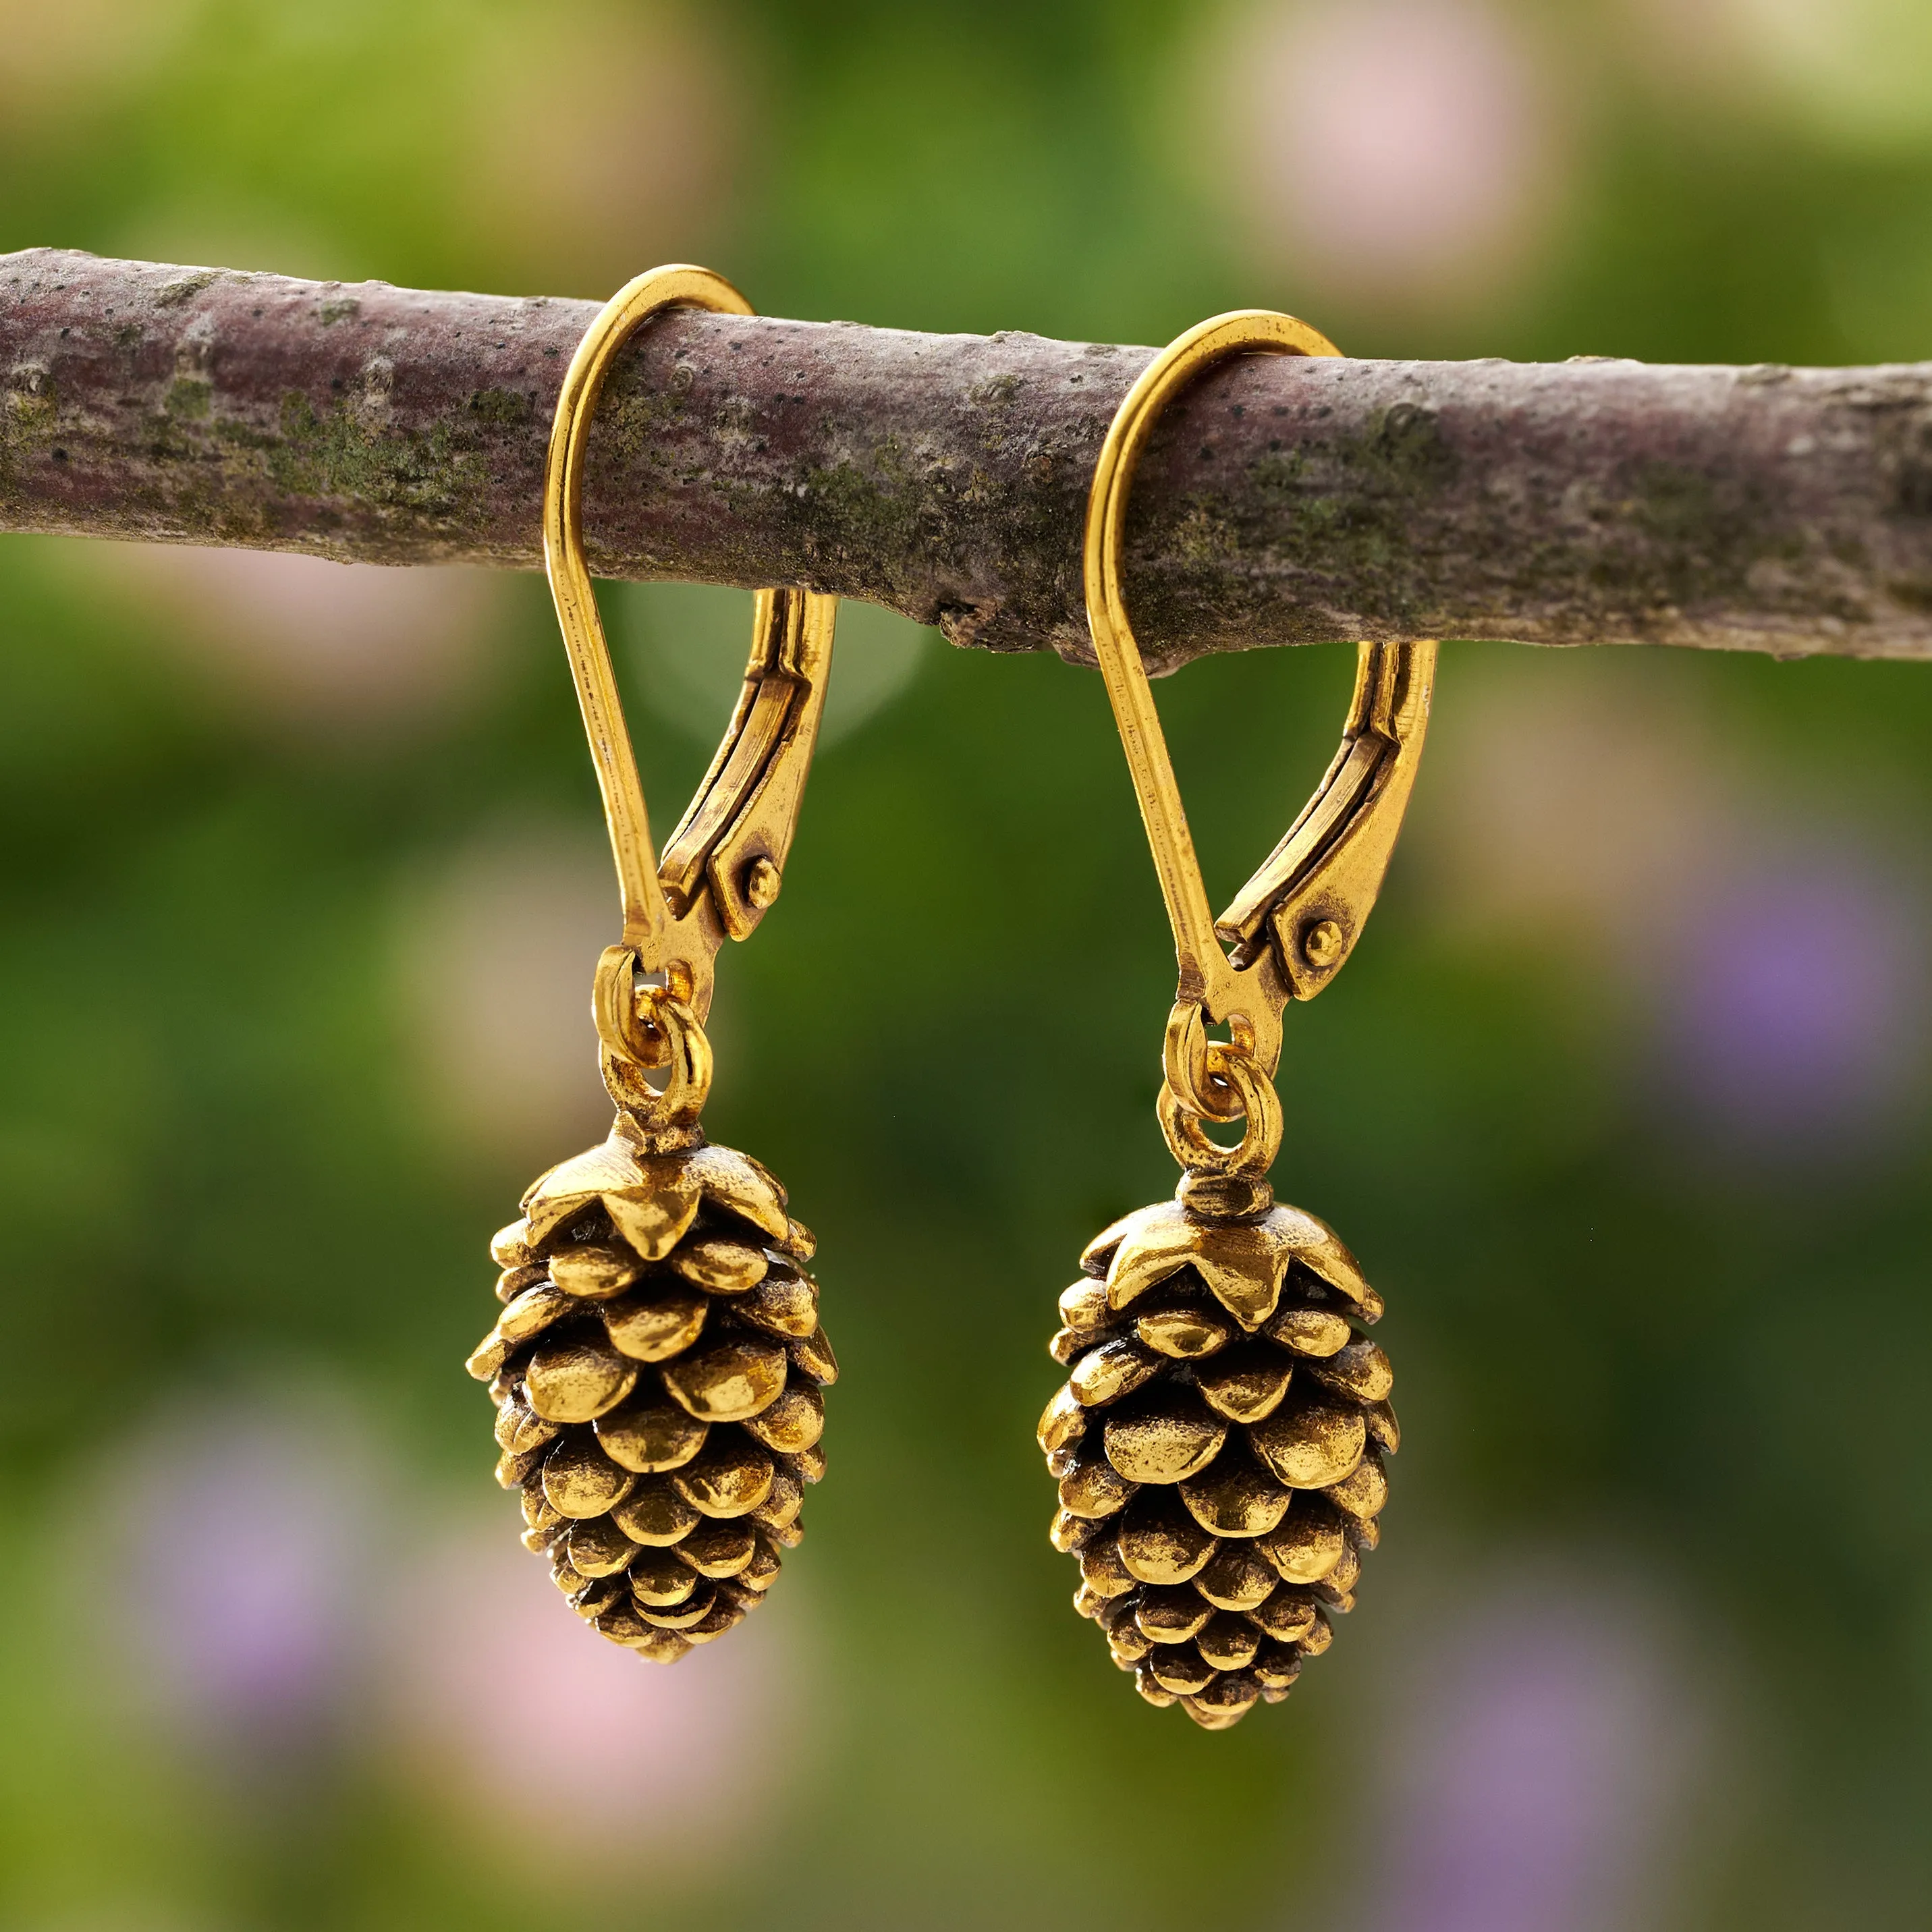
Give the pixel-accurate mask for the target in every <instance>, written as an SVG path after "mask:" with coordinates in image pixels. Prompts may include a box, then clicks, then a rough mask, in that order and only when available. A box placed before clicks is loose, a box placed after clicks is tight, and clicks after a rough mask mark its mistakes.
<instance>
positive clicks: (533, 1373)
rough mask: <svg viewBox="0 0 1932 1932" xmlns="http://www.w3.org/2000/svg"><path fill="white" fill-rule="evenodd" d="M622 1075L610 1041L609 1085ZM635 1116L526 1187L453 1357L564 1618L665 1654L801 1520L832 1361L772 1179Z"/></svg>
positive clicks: (820, 1466)
mask: <svg viewBox="0 0 1932 1932" xmlns="http://www.w3.org/2000/svg"><path fill="white" fill-rule="evenodd" d="M691 1025H692V1027H693V1028H694V1025H695V1023H694V1022H692V1023H691ZM624 1071H625V1070H623V1069H622V1068H620V1067H613V1064H612V1061H611V1056H610V1055H609V1053H608V1052H607V1054H606V1056H605V1073H606V1078H607V1079H609V1080H610V1082H611V1085H612V1088H613V1093H616V1094H619V1097H620V1098H621V1097H622V1095H623V1093H624V1091H625V1085H626V1082H625V1080H624V1079H622V1078H621V1077H619V1078H613V1074H614V1075H619V1076H621V1074H622V1073H623V1072H624ZM630 1084H631V1085H635V1082H634V1081H633V1082H631V1083H630ZM647 1111H648V1110H647V1109H645V1108H644V1106H643V1104H642V1101H641V1097H640V1106H639V1108H638V1109H637V1110H636V1111H633V1110H631V1109H627V1110H626V1111H625V1112H620V1113H619V1115H618V1118H617V1123H616V1126H615V1127H613V1129H612V1130H611V1133H610V1138H609V1139H607V1140H606V1141H605V1142H604V1143H603V1144H602V1145H601V1146H599V1147H595V1148H591V1149H590V1151H589V1152H588V1153H586V1154H579V1155H578V1156H577V1157H576V1158H575V1159H574V1160H567V1161H565V1163H563V1165H562V1166H561V1167H555V1168H553V1169H551V1170H550V1172H549V1173H547V1174H546V1175H544V1176H543V1178H541V1180H540V1181H538V1182H537V1184H535V1187H532V1189H531V1190H530V1191H529V1193H528V1194H526V1196H524V1197H523V1219H522V1220H520V1221H518V1222H516V1223H514V1224H512V1225H511V1226H509V1227H508V1228H505V1229H504V1230H503V1231H502V1233H501V1234H499V1235H497V1237H496V1239H495V1241H493V1243H492V1244H490V1252H491V1253H492V1255H493V1256H494V1257H495V1259H496V1262H497V1265H499V1267H500V1268H502V1270H503V1274H502V1278H501V1280H499V1282H498V1283H497V1285H496V1295H497V1298H498V1299H499V1301H501V1302H502V1304H503V1312H502V1314H501V1315H500V1316H499V1317H498V1318H497V1320H496V1326H495V1328H493V1329H492V1330H491V1331H490V1334H488V1335H487V1336H486V1337H484V1340H483V1342H482V1343H481V1346H479V1347H478V1349H477V1350H476V1352H475V1354H474V1355H472V1356H471V1357H470V1358H469V1364H468V1366H469V1373H471V1374H472V1376H475V1377H476V1378H477V1379H478V1381H480V1382H488V1383H489V1385H490V1397H491V1399H492V1400H493V1401H494V1402H495V1403H496V1441H497V1443H498V1445H499V1447H500V1448H501V1449H502V1457H501V1460H499V1462H498V1463H497V1465H496V1480H497V1481H499V1483H501V1484H502V1485H503V1487H505V1489H512V1490H521V1492H522V1493H523V1519H524V1521H525V1523H526V1524H527V1525H528V1528H527V1529H526V1530H525V1532H524V1533H523V1541H524V1543H525V1544H526V1546H527V1547H529V1548H530V1549H531V1550H537V1551H540V1552H542V1553H545V1554H547V1556H549V1558H550V1574H551V1576H552V1577H553V1579H554V1580H555V1582H556V1586H557V1588H558V1589H560V1590H562V1592H564V1593H565V1595H566V1596H567V1597H568V1598H569V1600H570V1604H571V1608H572V1609H573V1610H575V1611H576V1612H577V1615H578V1616H580V1617H582V1618H583V1619H585V1621H586V1622H589V1623H591V1624H593V1625H595V1626H596V1628H598V1630H599V1631H601V1633H602V1634H604V1636H605V1637H608V1638H609V1639H610V1640H611V1642H613V1643H619V1644H623V1645H626V1646H628V1647H629V1648H630V1649H634V1650H635V1651H637V1652H639V1653H640V1655H643V1656H645V1657H647V1658H651V1659H652V1660H653V1661H655V1662H658V1663H661V1664H670V1663H675V1662H676V1660H677V1659H678V1658H680V1657H682V1656H683V1655H684V1654H685V1652H686V1651H688V1649H690V1648H691V1646H692V1645H693V1644H696V1643H709V1641H710V1640H712V1638H713V1637H722V1636H723V1635H724V1633H725V1632H726V1631H728V1630H730V1628H732V1627H733V1625H735V1624H737V1623H739V1622H741V1621H742V1619H743V1618H744V1616H745V1613H746V1612H747V1611H748V1610H751V1609H753V1608H754V1607H756V1606H757V1604H758V1603H760V1601H762V1599H763V1595H764V1593H765V1592H766V1590H768V1589H770V1587H771V1586H772V1583H773V1582H774V1580H775V1579H776V1577H777V1576H778V1561H779V1558H778V1552H779V1550H780V1549H781V1548H787V1549H788V1548H790V1547H793V1545H795V1544H796V1543H797V1542H798V1541H799V1538H800V1537H801V1536H802V1534H803V1528H802V1525H801V1523H800V1522H799V1504H800V1502H801V1501H802V1499H803V1496H804V1493H805V1485H806V1484H808V1483H815V1482H817V1481H818V1479H819V1478H820V1476H821V1475H823V1473H824V1469H825V1457H824V1453H823V1451H822V1450H821V1449H820V1448H819V1446H818V1438H819V1434H820V1431H821V1430H823V1427H824V1424H825V1404H824V1399H823V1397H822V1396H821V1395H820V1393H819V1391H820V1389H821V1388H823V1387H824V1386H825V1385H827V1384H828V1383H829V1382H832V1381H833V1380H834V1379H835V1378H836V1376H837V1375H838V1364H836V1362H835V1361H834V1360H833V1358H832V1347H831V1344H830V1343H829V1342H828V1341H827V1340H826V1337H825V1331H824V1330H823V1328H820V1326H819V1322H818V1289H817V1283H814V1281H813V1280H812V1278H811V1276H810V1275H809V1274H807V1273H806V1272H805V1263H806V1262H808V1261H809V1260H810V1259H811V1253H812V1238H811V1235H810V1233H809V1232H808V1231H807V1230H806V1229H805V1228H804V1227H803V1226H801V1225H800V1224H799V1223H798V1222H796V1221H794V1220H792V1219H791V1218H790V1216H789V1215H788V1214H787V1213H786V1211H785V1194H784V1189H783V1188H781V1187H780V1186H779V1185H778V1183H777V1182H776V1181H775V1180H773V1179H772V1176H771V1175H769V1174H768V1173H767V1172H766V1171H765V1169H763V1168H762V1167H760V1166H759V1165H758V1163H757V1162H756V1161H754V1160H751V1159H750V1158H748V1157H747V1156H745V1155H744V1154H736V1153H734V1152H733V1151H732V1150H731V1149H730V1148H721V1147H712V1146H709V1145H706V1143H705V1142H704V1139H703V1133H702V1132H701V1130H699V1129H698V1128H697V1127H696V1126H695V1124H694V1122H693V1124H688V1125H685V1126H683V1127H677V1128H673V1130H670V1131H668V1132H666V1131H664V1130H661V1128H660V1129H658V1130H655V1131H653V1130H652V1129H651V1128H650V1127H649V1126H648V1125H647V1124H646V1121H643V1120H640V1118H639V1113H640V1112H647Z"/></svg>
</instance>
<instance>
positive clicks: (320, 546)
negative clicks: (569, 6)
mask: <svg viewBox="0 0 1932 1932" xmlns="http://www.w3.org/2000/svg"><path fill="white" fill-rule="evenodd" d="M595 311H596V305H595V304H594V303H592V302H565V301H556V300H546V299H535V300H516V299H509V298H505V297H496V296H473V295H443V294H426V293H420V292H418V291H414V290H404V289H395V288H391V287H389V286H388V285H387V284H384V283H380V282H371V283H364V284H358V285H355V286H345V285H344V284H338V283H332V282H324V283H317V282H305V281H293V280H290V279H289V278H286V277H283V276H279V275H247V274H242V273H240V272H236V271H233V270H228V269H177V268H169V267H163V266H156V265H154V264H151V263H133V262H113V261H105V260H98V259H96V258H95V257H92V256H89V255H84V254H78V253H75V252H73V251H65V250H56V249H29V250H27V251H24V252H23V253H21V254H13V255H7V256H0V385H4V387H0V529H8V530H40V531H57V532H67V533H69V534H72V535H89V536H106V537H124V538H125V537H133V538H144V539H147V540H150V541H162V542H174V543H197V544H240V545H245V546H248V547H254V548H258V549H269V550H305V551H308V552H310V553H314V554H317V555H320V556H331V557H336V558H340V559H365V560H367V561H371V562H378V563H390V564H414V563H430V562H459V561H460V562H481V563H488V564H496V565H507V566H510V567H512V568H523V569H528V568H534V567H535V566H536V565H537V564H538V561H539V559H538V535H537V532H538V490H539V484H540V479H541V473H542V466H543V454H544V443H545V440H546V437H547V434H548V430H549V425H550V410H551V407H552V404H553V401H554V400H555V398H556V391H557V388H558V386H559V383H560V381H561V380H562V373H563V370H564V368H565V365H566V363H567V362H568V359H569V356H570V353H571V350H572V349H573V348H574V347H575V345H576V343H577V338H578V337H579V336H580V335H581V333H582V332H583V329H584V327H585V325H586V323H588V322H589V320H590V318H591V317H592V315H593V314H595ZM1149 353H1151V352H1149V351H1148V350H1145V349H1131V348H1118V347H1104V346H1100V345H1097V344H1079V343H1064V342H1052V341H1046V340H1045V339H1043V338H1040V337H1038V336H1032V335H1017V334H1010V333H1009V334H1002V335H995V336H990V337H983V336H967V335H912V334H908V333H906V332H902V331H899V330H895V329H866V328H862V327H860V326H858V325H857V324H856V323H803V322H782V321H776V320H769V319H763V318H760V319H756V320H739V319H736V318H732V317H717V316H709V315H700V314H689V313H683V314H673V315H669V316H666V317H663V318H661V319H660V320H657V321H655V322H653V323H652V324H650V325H649V326H648V327H647V328H646V329H645V330H644V332H643V333H642V335H640V338H638V340H637V341H636V342H635V343H634V344H632V345H631V348H630V350H628V352H627V353H626V354H625V356H624V357H623V358H622V360H621V361H620V362H619V365H618V367H617V368H616V370H615V371H613V374H612V377H611V380H610V386H609V388H608V389H607V392H606V395H605V398H604V403H603V404H602V407H601V411H600V414H599V417H598V423H597V425H596V427H595V429H594V431H593V432H592V443H591V452H590V455H591V463H590V470H589V483H588V485H587V487H586V496H585V524H586V530H587V532H588V533H589V540H590V550H591V555H592V562H593V564H594V565H595V568H597V569H598V571H600V572H601V573H602V574H607V575H610V576H613V577H685V578H692V579H697V580H703V581H706V582H709V583H733V584H739V585H742V586H752V585H757V584H763V583H808V584H811V585H812V586H815V587H816V588H818V589H825V590H832V591H837V592H840V593H841V594H842V595H847V596H852V597H860V598H867V599H868V600H870V601H872V602H874V603H878V604H886V605H889V606H890V607H892V608H893V609H895V610H901V611H903V612H904V613H905V614H906V615H907V616H911V617H915V618H917V619H920V620H921V621H922V622H929V623H930V622H936V623H938V624H939V625H941V627H942V628H944V631H946V634H947V636H948V637H950V638H951V640H953V642H954V643H959V644H972V645H978V646H983V647H985V648H986V649H995V650H1028V649H1039V648H1041V647H1043V646H1049V647H1051V648H1052V649H1055V650H1057V651H1059V652H1061V653H1062V654H1063V655H1065V656H1067V657H1070V658H1082V659H1085V658H1086V657H1087V655H1088V652H1087V644H1086V633H1085V622H1084V619H1083V617H1082V604H1081V592H1080V556H1079V548H1080V528H1081V518H1082V509H1083V505H1084V499H1085V490H1086V484H1087V478H1088V473H1089V471H1090V469H1091V466H1092V464H1093V462H1094V457H1095V455H1096V453H1097V451H1098V449H1099V447H1100V440H1101V437H1102V436H1103V434H1104V433H1105V431H1106V425H1107V422H1108V420H1109V417H1110V416H1112V413H1113V410H1114V408H1115V405H1116V404H1118V401H1120V399H1121V396H1122V395H1123V394H1124V392H1126V389H1127V386H1128V385H1129V384H1130V383H1131V382H1132V381H1133V378H1134V377H1135V376H1136V374H1138V373H1139V371H1140V370H1141V368H1142V367H1143V366H1144V365H1145V362H1146V361H1147V359H1148V355H1149ZM1129 536H1130V567H1129V587H1130V597H1131V599H1132V602H1133V609H1134V612H1135V616H1136V628H1137V629H1138V631H1139V633H1140V635H1141V637H1142V643H1143V645H1144V646H1145V649H1146V651H1147V654H1148V658H1149V661H1150V664H1151V665H1152V666H1154V667H1159V668H1171V667H1172V666H1173V665H1175V664H1178V663H1181V662H1183V661H1185V660H1187V658H1190V657H1193V656H1196V655H1199V654H1200V653H1202V652H1205V651H1211V650H1220V649H1240V648H1243V647H1246V646H1253V645H1260V644H1287V643H1313V642H1315V641H1317V640H1325V639H1331V638H1343V637H1377V638H1388V637H1419V636H1436V635H1445V636H1455V637H1472V636H1476V637H1509V638H1515V639H1518V640H1522V641H1523V642H1526V643H1546V644H1581V643H1657V644H1673V645H1687V646H1694V647H1699V648H1706V649H1743V650H1761V651H1773V652H1781V653H1805V652H1840V653H1843V654H1846V655H1861V656H1893V657H1913V658H1918V657H1924V658H1932V365H1928V364H1911V365H1891V366H1888V367H1885V368H1876V369H1838V370H1791V369H1784V368H1748V369H1726V368H1675V367H1667V366H1661V365H1659V366H1653V365H1646V364H1641V363H1635V362H1615V361H1601V360H1591V361H1581V362H1567V363H1559V364H1532V363H1511V362H1355V361H1349V362H1327V361H1319V362H1313V361H1301V360H1286V359H1273V358H1255V359H1249V360H1247V361H1245V362H1241V363H1240V364H1238V365H1231V366H1229V367H1228V368H1225V369H1223V370H1220V371H1216V372H1214V374H1211V376H1209V377H1207V378H1206V379H1205V380H1203V381H1202V383H1200V384H1199V385H1198V386H1197V387H1196V389H1193V391H1191V392H1190V393H1189V394H1188V395H1186V396H1184V398H1181V400H1180V401H1178V402H1177V403H1176V404H1175V406H1174V407H1172V409H1171V410H1169V413H1168V415H1167V416H1166V418H1165V419H1163V422H1162V423H1161V424H1160V427H1159V428H1158V429H1157V432H1156V434H1155V436H1154V440H1153V442H1152V443H1151V446H1150V448H1149V450H1148V455H1147V457H1146V458H1145V461H1144V462H1143V463H1142V469H1141V473H1140V478H1139V483H1138V484H1137V486H1136V493H1135V497H1134V502H1133V511H1132V512H1131V514H1130V527H1129Z"/></svg>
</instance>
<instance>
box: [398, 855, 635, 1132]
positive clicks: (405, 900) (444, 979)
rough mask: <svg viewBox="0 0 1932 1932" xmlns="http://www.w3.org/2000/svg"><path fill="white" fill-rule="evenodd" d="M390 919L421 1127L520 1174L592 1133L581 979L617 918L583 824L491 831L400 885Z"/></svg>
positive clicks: (601, 1098) (591, 1046)
mask: <svg viewBox="0 0 1932 1932" xmlns="http://www.w3.org/2000/svg"><path fill="white" fill-rule="evenodd" d="M618 923H619V919H618V904H617V881H616V874H615V873H614V872H613V871H612V869H611V865H610V853H609V847H607V844H605V842H604V836H603V834H602V832H601V829H599V828H598V826H597V825H596V824H595V822H594V821H593V820H589V819H586V820H584V821H583V823H581V824H580V825H577V826H561V825H547V824H542V823H522V824H512V825H509V826H502V827H499V828H497V829H495V830H494V831H493V832H489V833H486V834H485V835H483V836H481V837H480V838H478V840H477V841H476V842H475V843H474V844H472V845H470V846H469V847H467V848H466V849H464V850H461V851H460V852H458V853H456V854H455V856H453V857H452V859H449V861H448V862H447V863H446V866H445V868H444V869H443V871H441V872H440V874H436V875H433V876H430V877H417V878H413V879H411V880H409V881H408V882H407V886H406V889H405V890H404V892H403V893H402V895H401V898H400V900H399V904H398V938H397V959H398V974H399V981H400V986H399V990H400V992H401V996H402V1000H403V1004H404V1021H405V1024H406V1025H407V1027H408V1028H409V1031H410V1040H411V1042H412V1043H413V1046H414V1047H415V1048H416V1057H417V1059H418V1064H419V1070H420V1080H419V1085H420V1088H421V1091H422V1094H423V1095H424V1097H425V1103H426V1105H427V1107H428V1109H429V1110H430V1111H431V1112H433V1113H434V1117H435V1118H434V1123H433V1124H434V1126H435V1127H437V1129H438V1130H440V1131H442V1132H443V1133H447V1134H449V1136H452V1139H453V1140H454V1141H455V1144H456V1145H457V1146H458V1148H459V1149H460V1151H461V1153H462V1154H463V1155H464V1156H466V1157H467V1156H469V1155H472V1154H483V1155H485V1156H493V1157H499V1158H500V1159H501V1160H503V1161H505V1163H511V1162H514V1163H519V1164H527V1165H530V1166H535V1165H536V1164H538V1163H543V1164H546V1165H547V1163H550V1162H552V1161H556V1160H561V1159H562V1157H564V1155H565V1154H568V1153H569V1152H571V1151H573V1149H574V1148H575V1147H577V1145H580V1144H582V1143H583V1142H589V1141H592V1140H595V1139H598V1137H599V1136H601V1135H602V1134H603V1133H604V1131H605V1130H606V1129H607V1128H608V1127H609V1126H610V1100H609V1097H607V1095H606V1094H605V1093H604V1088H603V1085H602V1083H601V1082H600V1081H599V1079H598V1073H597V1032H596V1028H595V1026H594V1025H592V1021H591V1018H590V983H591V980H592V977H593V975H594V974H595V971H596V967H597V959H598V954H599V953H601V951H602V950H603V949H604V947H606V946H607V945H608V944H610V941H612V939H613V938H615V936H616V932H617V928H618Z"/></svg>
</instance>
